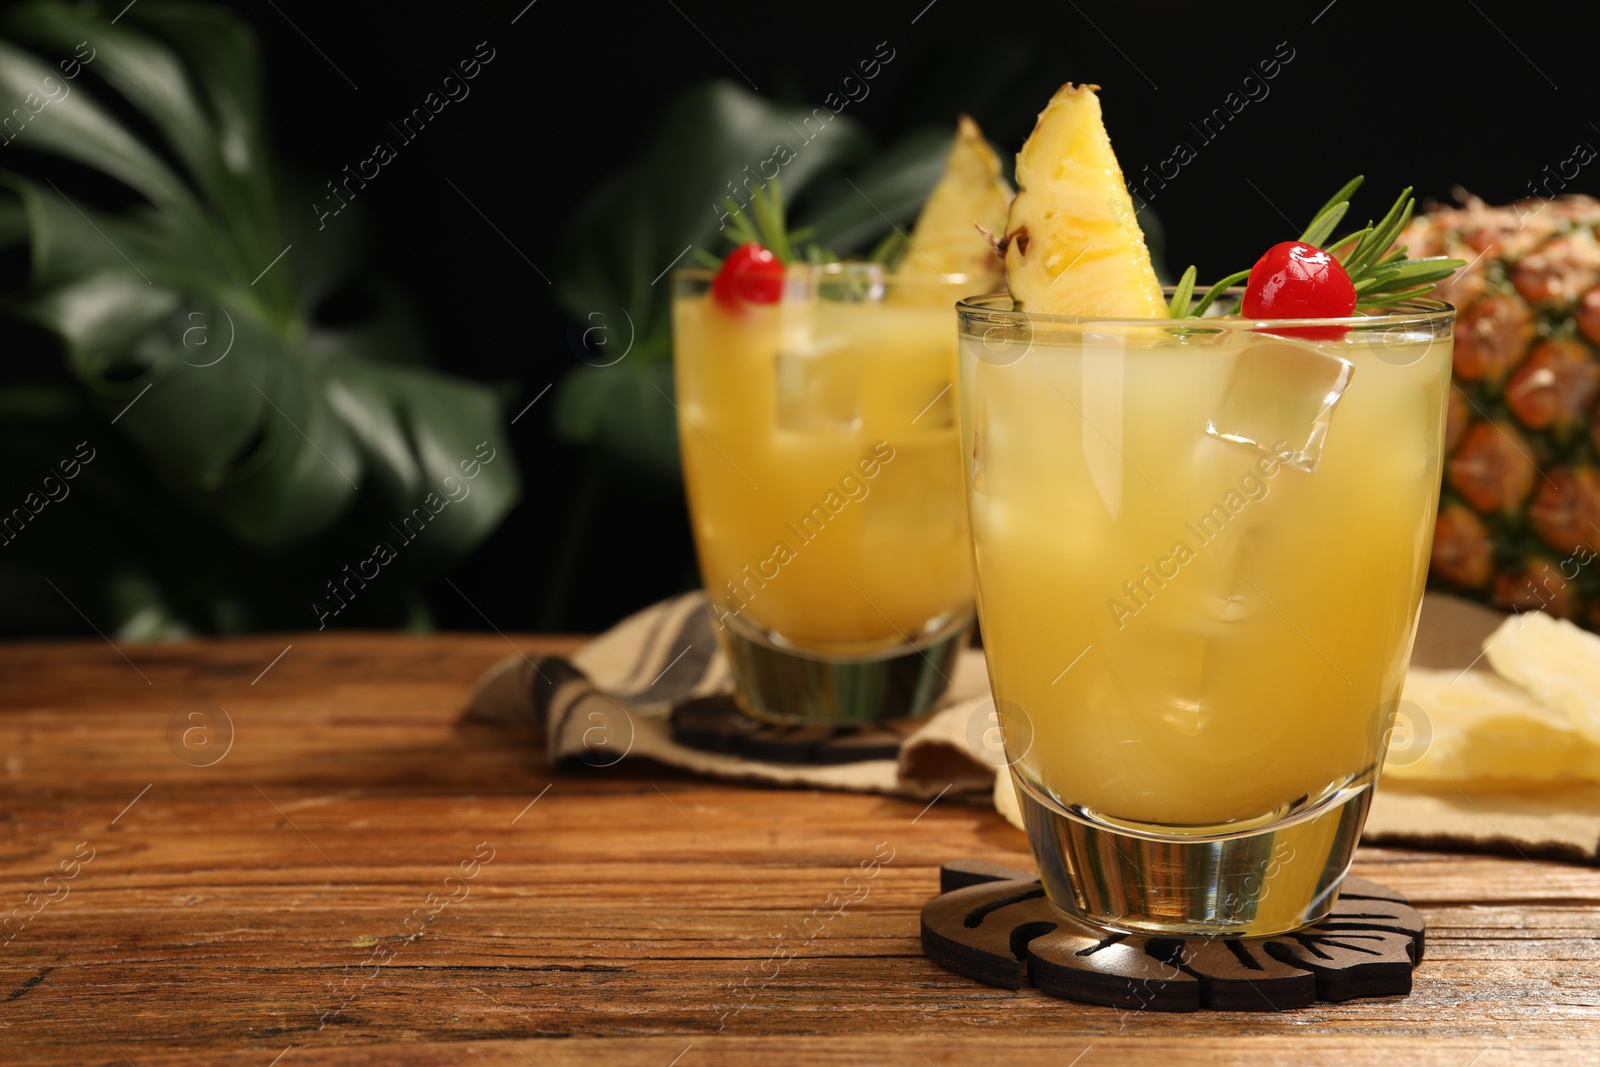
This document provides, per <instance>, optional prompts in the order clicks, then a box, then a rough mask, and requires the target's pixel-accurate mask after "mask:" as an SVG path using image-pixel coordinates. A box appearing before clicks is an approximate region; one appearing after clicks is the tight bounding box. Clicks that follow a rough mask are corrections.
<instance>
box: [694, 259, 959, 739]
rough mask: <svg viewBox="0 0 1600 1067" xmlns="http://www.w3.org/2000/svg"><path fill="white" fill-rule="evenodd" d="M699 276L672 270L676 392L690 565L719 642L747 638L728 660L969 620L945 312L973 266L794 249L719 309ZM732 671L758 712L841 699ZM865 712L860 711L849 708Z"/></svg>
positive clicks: (853, 649)
mask: <svg viewBox="0 0 1600 1067" xmlns="http://www.w3.org/2000/svg"><path fill="white" fill-rule="evenodd" d="M709 282H710V275H709V274H707V273H705V272H692V271H685V272H680V273H679V275H678V276H677V286H678V289H677V296H676V300H675V304H674V309H673V316H674V317H673V331H674V348H675V360H676V391H677V397H676V406H677V409H678V420H679V421H678V427H679V442H680V444H681V447H682V452H683V466H684V478H685V482H686V484H687V489H688V497H689V508H690V515H691V520H692V523H693V527H694V535H695V545H696V549H697V551H698V555H699V559H700V569H701V574H702V578H703V580H704V583H705V588H706V592H707V595H708V597H709V598H710V602H711V607H712V613H713V615H714V616H715V618H716V621H717V624H718V629H719V633H720V634H721V635H723V640H724V644H725V647H728V642H729V641H730V640H734V639H735V638H734V637H730V634H731V635H735V636H736V638H737V641H738V642H739V647H738V648H732V647H730V654H731V655H733V658H734V660H735V671H736V673H738V672H739V670H740V664H741V662H742V660H741V658H740V657H741V655H743V651H747V649H745V646H746V645H748V644H749V643H750V642H754V643H756V644H758V645H763V644H764V645H769V646H771V647H772V648H774V649H781V650H785V651H788V652H792V653H796V654H800V655H804V656H811V657H820V658H822V659H830V660H840V661H844V660H850V659H853V658H863V657H865V658H873V657H880V658H881V657H883V656H885V655H891V654H894V653H896V652H902V651H905V650H906V649H908V648H919V647H923V646H925V645H927V644H928V643H929V642H930V641H933V642H937V641H939V640H942V639H944V638H947V637H949V636H950V635H951V633H952V632H953V631H960V630H964V628H965V625H966V623H967V621H968V620H969V619H970V616H971V611H972V596H973V594H972V569H971V548H970V542H969V539H968V533H967V524H966V512H965V504H964V501H963V498H962V486H961V464H960V457H959V430H958V427H957V420H956V415H955V412H956V394H955V386H954V383H955V379H956V339H955V336H954V332H953V330H952V326H953V325H954V318H955V313H954V311H953V307H954V304H955V301H956V300H957V299H958V298H959V297H960V296H962V295H965V289H966V287H967V286H968V285H969V284H970V283H968V282H967V281H966V280H965V279H963V278H960V277H941V276H938V275H933V276H931V277H926V276H908V277H902V276H898V275H890V274H886V273H885V272H884V271H882V270H881V269H879V268H876V267H872V266H868V265H860V266H842V265H838V264H835V265H832V266H826V267H794V268H791V269H790V270H789V272H788V275H787V278H786V280H785V283H784V290H783V296H782V298H781V299H780V300H778V301H777V302H776V303H771V304H757V303H745V304H742V305H739V306H735V307H729V306H727V305H725V304H724V303H722V302H719V301H718V300H716V299H714V297H713V296H711V295H710V294H709V292H708V286H709ZM742 650H743V651H742ZM917 658H918V659H919V660H920V659H921V658H922V657H920V656H919V657H917ZM768 666H769V667H770V664H769V665H768ZM754 669H755V668H753V667H752V670H754ZM946 673H948V672H946ZM742 688H743V689H745V690H746V691H745V693H744V695H745V697H746V698H747V699H749V700H750V703H751V704H752V705H753V706H752V707H751V709H750V710H753V711H755V712H756V713H757V714H765V715H767V716H769V717H780V718H797V719H798V718H814V719H819V720H827V719H835V718H839V717H840V716H839V715H836V714H834V712H837V711H839V710H840V709H838V708H833V709H832V711H830V710H829V709H828V708H827V707H822V706H819V707H817V708H816V709H814V713H812V712H806V711H804V710H798V709H785V708H781V707H774V706H770V704H769V705H768V706H758V705H760V704H761V703H765V702H764V701H762V700H761V698H760V697H756V698H755V699H751V698H752V693H751V692H749V691H748V689H749V687H743V686H742ZM813 695H814V696H817V697H818V700H819V701H820V705H827V704H828V703H829V701H830V700H833V699H835V697H837V696H838V695H837V694H834V695H833V696H828V695H824V694H813ZM841 699H842V698H841ZM856 717H871V716H856V715H852V714H849V713H848V711H847V713H846V714H845V715H843V718H845V719H849V718H856Z"/></svg>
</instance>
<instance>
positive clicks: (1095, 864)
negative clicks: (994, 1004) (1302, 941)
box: [1012, 769, 1373, 937]
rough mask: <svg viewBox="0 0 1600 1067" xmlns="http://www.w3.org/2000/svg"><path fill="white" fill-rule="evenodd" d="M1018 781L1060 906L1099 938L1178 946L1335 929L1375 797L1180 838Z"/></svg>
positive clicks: (1043, 876)
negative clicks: (1184, 941) (1093, 814)
mask: <svg viewBox="0 0 1600 1067" xmlns="http://www.w3.org/2000/svg"><path fill="white" fill-rule="evenodd" d="M1012 779H1013V781H1015V782H1016V786H1017V800H1018V803H1019V804H1020V806H1021V808H1022V818H1023V822H1024V823H1025V825H1026V826H1027V828H1028V841H1029V844H1031V845H1032V847H1033V855H1034V858H1035V859H1036V860H1038V863H1039V878H1040V881H1041V882H1043V884H1044V888H1045V892H1046V894H1047V895H1048V896H1049V898H1050V901H1051V902H1052V903H1053V904H1055V905H1056V906H1057V907H1059V908H1061V909H1062V910H1063V911H1066V912H1068V913H1069V914H1072V915H1074V916H1076V917H1078V918H1080V919H1083V920H1086V921H1088V922H1091V923H1095V924H1096V925H1099V926H1106V927H1111V928H1112V929H1116V930H1125V931H1128V932H1131V933H1138V934H1158V935H1166V936H1169V937H1265V936H1270V935H1273V934H1282V933H1287V932H1288V931H1290V930H1296V929H1299V928H1300V927H1303V926H1309V925H1310V924H1312V923H1314V922H1317V921H1319V920H1320V919H1322V918H1324V917H1325V916H1326V915H1327V914H1328V913H1329V911H1331V910H1332V909H1333V905H1334V902H1335V901H1336V900H1337V899H1338V897H1339V885H1340V883H1341V882H1343V881H1344V876H1345V872H1346V871H1347V870H1348V869H1349V866H1350V856H1351V854H1352V853H1353V852H1354V851H1355V847H1356V842H1357V840H1359V839H1360V837H1361V826H1362V824H1363V823H1364V822H1365V821H1366V818H1367V806H1368V805H1369V804H1370V803H1371V800H1372V786H1373V777H1371V776H1369V777H1367V778H1365V779H1363V780H1362V781H1361V782H1360V783H1358V784H1352V785H1349V786H1347V787H1344V788H1340V789H1336V790H1332V791H1330V793H1329V794H1328V795H1327V796H1325V797H1323V798H1321V799H1320V800H1319V801H1318V802H1315V803H1310V804H1306V805H1305V806H1304V807H1302V808H1299V809H1297V810H1291V811H1288V812H1285V813H1283V814H1282V817H1280V818H1275V819H1270V820H1262V821H1260V822H1258V823H1257V824H1256V825H1255V826H1252V827H1250V828H1249V829H1236V830H1234V831H1233V832H1231V833H1230V832H1227V828H1226V827H1218V828H1216V830H1217V832H1201V833H1182V834H1180V833H1172V832H1156V831H1155V830H1154V829H1153V828H1149V827H1139V828H1134V827H1128V826H1115V825H1112V824H1110V823H1108V822H1106V821H1103V820H1098V819H1093V818H1090V817H1088V816H1086V815H1084V814H1082V813H1078V814H1069V813H1068V812H1067V811H1065V810H1064V809H1062V808H1061V807H1060V806H1058V805H1056V804H1055V803H1053V802H1051V801H1050V800H1048V799H1045V798H1042V797H1040V795H1039V793H1038V791H1037V790H1035V789H1034V788H1032V787H1030V786H1029V785H1028V784H1027V783H1026V782H1025V781H1023V780H1022V778H1021V777H1020V776H1019V775H1018V774H1017V773H1016V771H1015V769H1013V771H1012ZM1185 829H1186V830H1187V829H1189V828H1185Z"/></svg>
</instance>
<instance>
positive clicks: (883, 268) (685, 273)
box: [672, 260, 978, 286]
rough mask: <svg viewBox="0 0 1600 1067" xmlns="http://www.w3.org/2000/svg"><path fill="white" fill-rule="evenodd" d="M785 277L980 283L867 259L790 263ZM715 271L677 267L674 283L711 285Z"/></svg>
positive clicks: (973, 277) (971, 277)
mask: <svg viewBox="0 0 1600 1067" xmlns="http://www.w3.org/2000/svg"><path fill="white" fill-rule="evenodd" d="M783 274H784V278H785V279H788V278H796V277H801V278H804V277H816V276H817V275H827V276H831V277H838V278H850V277H866V278H874V279H880V280H882V281H885V282H893V283H894V284H897V285H906V284H910V285H938V286H950V285H969V284H972V283H974V282H976V281H978V277H977V276H976V275H973V274H937V273H928V274H901V273H897V272H895V271H892V270H890V269H889V267H888V266H887V265H886V264H883V263H869V262H867V261H866V260H832V261H830V262H828V263H791V264H789V265H788V266H787V267H785V268H784V269H783ZM716 276H717V272H716V270H714V269H712V268H710V267H678V268H677V269H675V270H674V271H673V272H672V280H673V281H674V282H679V281H684V282H693V281H703V282H710V281H712V280H713V279H714V278H716Z"/></svg>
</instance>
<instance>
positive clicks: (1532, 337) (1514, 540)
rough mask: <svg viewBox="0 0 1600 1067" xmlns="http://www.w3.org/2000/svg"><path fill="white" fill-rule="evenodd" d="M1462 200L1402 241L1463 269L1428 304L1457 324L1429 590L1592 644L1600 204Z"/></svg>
mask: <svg viewBox="0 0 1600 1067" xmlns="http://www.w3.org/2000/svg"><path fill="white" fill-rule="evenodd" d="M1462 199H1463V203H1464V206H1463V207H1460V208H1445V209H1435V210H1433V211H1431V212H1429V213H1428V214H1427V215H1425V216H1423V217H1421V218H1418V219H1417V220H1416V221H1415V222H1413V223H1412V224H1411V226H1410V227H1409V228H1408V229H1407V231H1406V233H1405V234H1404V235H1403V236H1402V238H1401V241H1400V243H1402V244H1405V245H1407V246H1409V249H1410V254H1411V255H1412V256H1428V255H1439V254H1446V255H1452V256H1458V257H1459V258H1461V259H1465V260H1468V261H1469V262H1468V266H1467V267H1466V268H1464V269H1463V270H1461V271H1460V272H1458V273H1457V274H1455V275H1454V276H1452V277H1451V278H1450V279H1448V280H1447V281H1445V282H1442V283H1441V284H1440V285H1439V290H1438V293H1437V294H1436V295H1437V296H1438V297H1439V298H1440V299H1442V300H1447V301H1449V302H1450V303H1452V304H1454V305H1455V306H1456V308H1457V312H1458V315H1457V320H1456V332H1455V374H1454V379H1455V380H1454V388H1452V390H1451V395H1450V415H1449V426H1448V429H1447V431H1446V438H1445V449H1446V455H1447V459H1446V461H1445V468H1444V486H1443V491H1442V494H1441V497H1440V501H1439V519H1438V525H1437V527H1436V529H1435V532H1434V542H1433V566H1432V571H1431V575H1432V579H1433V582H1434V584H1435V585H1438V586H1441V587H1444V588H1447V589H1449V590H1451V591H1454V592H1460V593H1464V594H1466V595H1469V596H1475V597H1477V598H1479V599H1484V600H1488V601H1489V602H1490V603H1493V604H1494V605H1496V606H1497V607H1501V608H1505V609H1508V610H1517V611H1526V610H1530V609H1540V610H1543V611H1547V612H1549V613H1551V614H1553V615H1559V616H1561V617H1564V618H1570V619H1573V620H1575V621H1577V622H1579V623H1581V624H1582V625H1585V626H1587V627H1588V628H1590V629H1592V630H1600V558H1597V557H1600V470H1597V462H1596V451H1597V449H1600V407H1597V405H1596V394H1597V392H1600V243H1597V242H1596V239H1595V231H1596V227H1597V226H1600V201H1596V200H1593V199H1591V198H1589V197H1586V196H1565V197H1560V198H1556V199H1549V200H1546V199H1535V200H1524V201H1519V202H1518V203H1516V204H1513V205H1511V206H1510V207H1489V206H1488V205H1486V204H1484V203H1483V202H1482V201H1480V200H1477V199H1475V198H1472V197H1463V198H1462Z"/></svg>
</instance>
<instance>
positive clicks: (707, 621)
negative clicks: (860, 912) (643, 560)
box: [467, 593, 1600, 862]
mask: <svg viewBox="0 0 1600 1067" xmlns="http://www.w3.org/2000/svg"><path fill="white" fill-rule="evenodd" d="M1503 618H1504V617H1503V616H1501V615H1500V614H1499V613H1497V612H1494V611H1490V610H1489V609H1487V608H1483V607H1481V606H1479V605H1476V604H1470V603H1468V602H1466V601H1462V600H1458V599H1456V598H1453V597H1446V596H1436V595H1434V594H1429V596H1428V597H1427V598H1425V600H1424V604H1423V613H1422V622H1421V625H1420V627H1419V631H1418V638H1417V646H1416V651H1415V654H1414V657H1413V662H1414V664H1415V665H1417V666H1419V667H1424V668H1430V669H1456V670H1460V669H1465V668H1467V667H1468V666H1469V664H1472V662H1473V660H1474V659H1475V657H1477V656H1478V652H1479V650H1480V647H1481V645H1482V642H1483V639H1484V637H1485V636H1487V635H1488V634H1489V633H1491V632H1492V631H1493V630H1494V629H1495V627H1496V626H1497V625H1499V623H1500V622H1501V621H1502V619H1503ZM713 625H714V624H713V622H712V620H711V616H710V613H709V612H708V611H707V610H706V609H705V597H704V595H703V594H701V593H691V594H686V595H684V596H680V597H676V598H674V599H672V600H667V601H663V602H661V603H659V604H655V605H653V606H651V607H649V608H646V609H645V610H643V611H641V612H639V613H638V614H636V615H633V616H630V617H629V618H627V619H625V620H623V621H622V622H621V623H619V624H618V625H617V626H615V627H613V628H612V629H610V630H608V631H607V632H605V633H604V634H601V635H600V636H599V637H597V638H595V639H594V640H593V641H591V642H590V643H589V644H587V645H585V646H584V648H583V649H582V650H581V651H579V652H578V653H577V654H576V655H575V656H573V657H572V658H571V660H570V661H569V660H566V659H561V658H558V657H536V658H532V659H530V658H527V657H524V656H511V657H508V658H506V659H505V660H502V661H501V662H499V663H497V664H495V665H494V666H493V667H491V668H490V669H489V670H488V671H487V672H486V673H485V674H484V676H483V678H482V679H480V680H479V682H478V686H477V688H476V690H475V691H474V692H473V695H472V698H471V700H470V703H469V707H468V712H467V713H468V715H469V716H471V717H473V718H475V719H479V720H484V721H491V722H495V723H499V724H501V725H504V726H507V727H510V728H514V729H523V730H529V731H532V732H533V733H534V734H535V735H536V736H537V737H538V738H539V739H540V740H541V742H542V743H543V746H544V750H545V753H546V757H547V758H548V759H549V760H550V761H551V762H552V763H567V762H574V763H580V764H586V765H589V766H594V767H607V766H613V765H615V764H617V763H620V762H621V761H622V760H624V759H629V758H639V757H644V758H647V759H652V760H655V761H658V762H660V763H664V764H668V765H670V766H674V767H680V768H683V769H684V770H688V771H691V772H694V773H696V774H705V775H710V776H713V777H717V778H726V779H731V780H738V781H753V782H770V783H774V784H780V785H793V786H816V787H820V788H826V789H840V790H847V791H852V792H864V793H887V794H893V795H899V796H907V797H915V798H921V799H931V798H933V797H937V796H945V797H947V798H955V797H961V798H969V799H981V800H982V801H983V802H985V803H988V802H989V800H990V798H991V797H992V796H994V795H995V794H996V793H997V792H999V791H998V790H997V788H996V786H997V784H998V783H997V778H996V775H997V772H999V771H1002V770H1003V769H1004V759H1003V756H1002V754H1001V752H1000V751H999V749H998V747H997V744H996V734H995V732H994V729H993V728H994V726H995V721H994V714H993V704H992V703H991V701H990V699H989V686H988V678H987V675H986V672H985V669H984V660H983V653H982V652H980V651H976V650H971V651H968V652H966V653H964V654H963V655H962V658H961V660H960V662H959V664H958V666H957V669H956V671H955V673H954V675H953V676H952V678H951V687H950V691H949V692H948V693H947V694H946V696H945V699H944V701H943V703H942V704H941V706H940V707H939V709H938V710H936V711H935V713H934V714H933V715H931V716H929V717H928V718H926V719H924V720H922V721H921V722H920V724H919V725H917V726H916V727H915V728H914V730H913V732H911V733H910V734H909V736H908V737H907V739H906V742H905V743H904V745H903V746H902V747H901V752H900V758H899V759H898V760H866V761H862V762H858V763H845V764H831V765H829V764H789V763H771V762H764V761H760V760H753V759H748V758H745V757H743V756H738V755H732V754H727V753H717V752H708V751H704V750H702V749H698V748H691V747H688V746H685V745H680V744H678V743H677V742H675V741H674V740H673V738H672V730H671V714H672V710H673V708H675V707H678V706H680V705H682V704H684V703H686V702H688V701H690V700H694V699H697V698H700V697H705V696H710V695H714V694H719V693H727V692H729V691H731V689H732V680H731V678H730V676H729V674H728V668H727V664H726V662H725V660H724V659H723V656H722V653H721V650H720V648H719V647H718V645H717V640H716V635H715V634H714V633H713ZM1473 669H1475V670H1482V669H1485V667H1484V665H1483V664H1482V663H1481V662H1480V663H1478V664H1477V665H1475V666H1473ZM1001 796H1002V797H1003V796H1004V794H1003V793H1001ZM1002 807H1004V805H1002ZM1364 840H1365V841H1366V842H1367V843H1369V844H1397V845H1409V846H1413V847H1418V848H1445V849H1473V850H1480V851H1503V852H1507V853H1512V854H1517V853H1520V854H1523V855H1527V856H1535V855H1538V856H1547V857H1554V858H1563V859H1579V860H1585V861H1589V862H1595V861H1600V784H1596V785H1548V786H1544V787H1530V786H1528V785H1525V784H1512V783H1499V784H1494V783H1490V784H1484V783H1469V782H1460V783H1457V782H1421V781H1405V782H1399V781H1394V780H1391V779H1385V780H1384V783H1383V785H1382V787H1381V788H1380V789H1379V791H1378V794H1377V797H1376V799H1375V800H1374V802H1373V806H1372V811H1371V814H1370V815H1369V817H1368V819H1367V829H1366V834H1365V836H1364Z"/></svg>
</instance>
